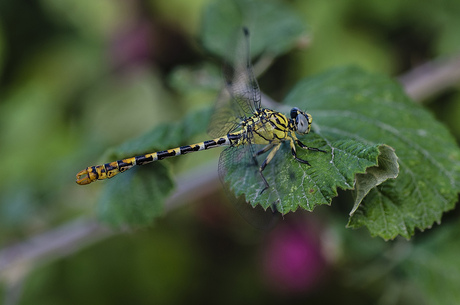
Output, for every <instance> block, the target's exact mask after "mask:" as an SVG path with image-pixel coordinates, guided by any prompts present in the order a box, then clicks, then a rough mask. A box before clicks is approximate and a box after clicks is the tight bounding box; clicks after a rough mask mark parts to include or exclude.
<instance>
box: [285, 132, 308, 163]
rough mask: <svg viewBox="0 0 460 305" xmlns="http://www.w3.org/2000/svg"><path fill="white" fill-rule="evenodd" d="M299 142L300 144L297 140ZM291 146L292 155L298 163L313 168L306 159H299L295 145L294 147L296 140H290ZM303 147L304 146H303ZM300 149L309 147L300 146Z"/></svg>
mask: <svg viewBox="0 0 460 305" xmlns="http://www.w3.org/2000/svg"><path fill="white" fill-rule="evenodd" d="M297 142H300V141H299V140H297ZM289 145H290V146H291V153H292V156H293V157H294V159H295V160H296V161H297V162H300V163H303V164H307V165H309V166H311V164H310V163H309V162H308V161H307V160H304V159H300V158H299V157H297V152H296V149H295V145H294V140H292V139H291V140H290V141H289ZM302 145H303V144H302ZM299 146H300V147H302V148H304V147H307V146H305V145H303V146H301V145H299Z"/></svg>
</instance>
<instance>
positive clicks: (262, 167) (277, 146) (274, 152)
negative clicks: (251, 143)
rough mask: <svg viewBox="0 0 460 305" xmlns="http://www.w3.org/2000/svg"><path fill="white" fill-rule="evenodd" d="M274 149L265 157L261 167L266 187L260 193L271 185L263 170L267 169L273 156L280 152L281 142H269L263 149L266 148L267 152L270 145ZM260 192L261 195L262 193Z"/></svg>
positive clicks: (261, 174) (260, 171) (260, 170)
mask: <svg viewBox="0 0 460 305" xmlns="http://www.w3.org/2000/svg"><path fill="white" fill-rule="evenodd" d="M269 146H270V148H272V147H273V149H272V150H271V151H270V153H269V154H268V156H267V158H265V160H264V162H263V163H262V165H261V166H260V167H259V173H260V176H261V177H262V180H263V181H264V184H265V188H264V189H263V190H262V191H261V192H260V194H262V193H263V192H264V191H265V190H266V189H268V188H269V187H270V185H269V184H268V182H267V179H265V177H264V174H263V173H262V172H263V170H264V169H265V167H266V166H267V165H268V163H270V161H271V160H272V159H273V157H274V156H275V155H276V153H277V152H278V150H279V149H280V147H281V143H279V144H276V145H275V144H269V145H267V146H265V147H264V148H263V149H262V150H264V152H267V151H268V150H269V148H267V147H269ZM262 150H261V151H262ZM260 194H259V195H260Z"/></svg>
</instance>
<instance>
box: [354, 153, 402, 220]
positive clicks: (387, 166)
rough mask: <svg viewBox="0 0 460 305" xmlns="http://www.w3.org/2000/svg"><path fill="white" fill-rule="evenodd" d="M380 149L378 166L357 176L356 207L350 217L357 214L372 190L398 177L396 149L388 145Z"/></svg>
mask: <svg viewBox="0 0 460 305" xmlns="http://www.w3.org/2000/svg"><path fill="white" fill-rule="evenodd" d="M380 148H381V153H380V154H379V160H378V166H372V167H369V168H368V169H367V170H366V173H364V174H357V175H356V183H355V191H354V193H355V205H354V206H353V209H352V210H351V212H350V216H351V215H353V214H354V213H355V211H356V210H357V209H358V207H359V205H360V204H361V201H363V199H364V197H366V195H367V194H368V193H369V191H370V190H371V189H373V188H374V187H376V186H377V185H380V184H382V183H383V182H384V181H386V180H387V179H390V178H392V179H394V178H396V177H398V174H399V164H398V158H397V157H396V154H395V153H394V149H393V148H392V147H389V146H386V145H382V146H381V147H380Z"/></svg>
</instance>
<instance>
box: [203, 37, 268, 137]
mask: <svg viewBox="0 0 460 305" xmlns="http://www.w3.org/2000/svg"><path fill="white" fill-rule="evenodd" d="M243 34H244V35H240V36H243V37H241V38H240V39H239V42H238V44H237V47H236V50H235V52H234V54H232V56H231V57H230V60H229V61H227V62H226V63H225V64H224V67H223V77H224V80H225V89H226V90H222V92H221V94H220V96H219V99H218V100H217V102H216V106H215V109H214V114H213V116H212V117H211V123H210V125H209V126H210V127H209V129H208V132H209V134H210V135H211V136H222V135H224V134H226V133H228V132H229V131H233V130H234V129H235V128H236V127H237V126H238V124H239V123H240V122H241V121H242V120H244V119H246V118H248V117H251V116H253V115H254V113H255V111H256V110H257V109H259V108H260V107H261V94H260V89H259V85H258V83H257V80H256V78H255V77H254V73H253V70H252V65H251V55H250V49H249V32H248V31H247V29H244V30H243ZM225 129H226V130H225Z"/></svg>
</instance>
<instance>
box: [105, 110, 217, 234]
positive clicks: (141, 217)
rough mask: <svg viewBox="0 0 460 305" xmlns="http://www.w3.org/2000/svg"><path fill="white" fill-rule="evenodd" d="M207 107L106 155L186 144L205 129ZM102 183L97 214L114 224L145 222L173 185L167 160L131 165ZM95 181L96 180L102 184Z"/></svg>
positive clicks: (155, 214) (156, 213) (153, 215)
mask: <svg viewBox="0 0 460 305" xmlns="http://www.w3.org/2000/svg"><path fill="white" fill-rule="evenodd" d="M209 116H210V108H206V109H202V110H199V111H195V112H192V113H191V114H189V115H188V116H187V117H185V118H184V119H183V120H182V121H181V122H175V123H169V124H163V125H160V126H158V127H156V128H154V129H152V130H151V131H149V132H147V133H146V134H145V135H143V136H140V137H139V138H136V139H133V140H130V141H127V142H125V143H123V144H122V145H120V146H119V147H117V148H115V149H111V150H110V153H108V154H106V157H105V159H106V160H108V161H114V160H117V159H122V158H126V157H131V156H137V155H141V154H145V153H149V152H155V151H160V150H165V149H168V148H173V147H177V146H181V145H185V144H191V143H188V141H189V140H190V138H191V137H194V136H196V135H197V134H200V133H203V132H204V130H206V127H207V125H208V121H209ZM103 182H105V185H104V190H103V192H102V196H101V198H100V200H99V202H98V209H99V217H100V218H101V219H102V220H103V221H105V222H107V223H110V224H112V225H114V226H121V225H123V224H130V225H147V224H151V223H152V221H153V219H154V218H156V217H158V216H160V215H162V213H163V210H164V209H163V205H164V201H165V199H166V198H167V196H168V195H169V194H170V193H171V192H172V190H173V188H174V182H173V179H172V174H171V172H170V166H169V162H167V161H166V162H165V161H163V162H154V163H152V164H149V165H145V166H142V167H134V168H132V169H130V170H128V171H126V172H124V173H123V174H119V175H117V176H115V177H113V178H112V179H110V181H103ZM103 182H99V183H103Z"/></svg>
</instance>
